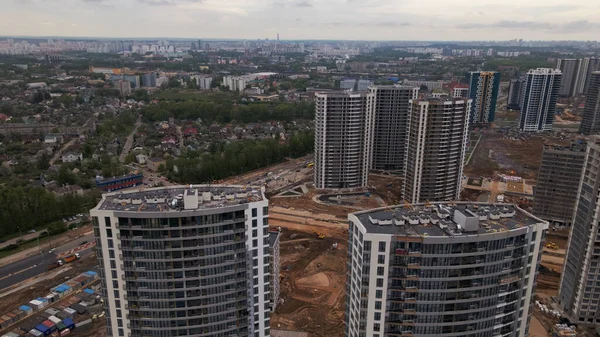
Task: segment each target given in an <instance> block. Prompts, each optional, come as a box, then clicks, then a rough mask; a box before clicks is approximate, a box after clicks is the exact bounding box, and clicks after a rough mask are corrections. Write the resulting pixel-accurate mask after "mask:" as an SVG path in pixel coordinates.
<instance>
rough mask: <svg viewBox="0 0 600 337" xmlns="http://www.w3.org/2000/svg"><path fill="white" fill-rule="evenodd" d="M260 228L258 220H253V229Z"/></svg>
mask: <svg viewBox="0 0 600 337" xmlns="http://www.w3.org/2000/svg"><path fill="white" fill-rule="evenodd" d="M256 227H258V220H256V219H252V228H256Z"/></svg>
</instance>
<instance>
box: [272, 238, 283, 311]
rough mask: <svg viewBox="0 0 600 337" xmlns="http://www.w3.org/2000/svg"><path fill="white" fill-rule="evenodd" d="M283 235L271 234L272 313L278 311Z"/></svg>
mask: <svg viewBox="0 0 600 337" xmlns="http://www.w3.org/2000/svg"><path fill="white" fill-rule="evenodd" d="M280 237H281V233H280V232H279V231H277V232H269V249H270V257H271V311H275V309H277V304H278V303H279V272H280V270H281V265H280V259H279V238H280Z"/></svg>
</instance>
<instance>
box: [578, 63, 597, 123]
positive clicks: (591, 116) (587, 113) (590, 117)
mask: <svg viewBox="0 0 600 337" xmlns="http://www.w3.org/2000/svg"><path fill="white" fill-rule="evenodd" d="M579 133H583V134H584V135H598V134H600V71H595V72H593V73H591V74H590V81H589V86H588V90H587V91H586V93H585V107H584V108H583V118H582V120H581V125H580V126H579Z"/></svg>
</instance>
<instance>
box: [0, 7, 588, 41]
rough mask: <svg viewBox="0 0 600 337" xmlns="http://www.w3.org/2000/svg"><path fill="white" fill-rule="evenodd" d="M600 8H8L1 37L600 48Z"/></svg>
mask: <svg viewBox="0 0 600 337" xmlns="http://www.w3.org/2000/svg"><path fill="white" fill-rule="evenodd" d="M599 17H600V5H599V0H577V1H575V0H526V1H524V0H0V35H28V36H89V37H179V38H232V39H235V38H240V39H257V38H263V39H264V38H267V37H268V38H270V39H274V38H276V35H277V33H279V34H280V36H281V39H282V40H285V39H345V40H509V39H515V38H522V39H526V40H596V39H598V31H600V20H598V18H599Z"/></svg>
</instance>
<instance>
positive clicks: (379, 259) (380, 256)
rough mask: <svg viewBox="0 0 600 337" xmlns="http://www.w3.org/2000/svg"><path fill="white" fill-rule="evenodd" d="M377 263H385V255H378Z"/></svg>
mask: <svg viewBox="0 0 600 337" xmlns="http://www.w3.org/2000/svg"><path fill="white" fill-rule="evenodd" d="M377 263H379V264H384V263H385V255H378V256H377Z"/></svg>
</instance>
